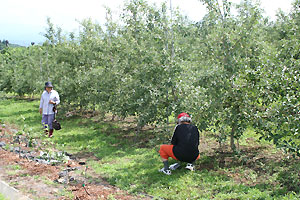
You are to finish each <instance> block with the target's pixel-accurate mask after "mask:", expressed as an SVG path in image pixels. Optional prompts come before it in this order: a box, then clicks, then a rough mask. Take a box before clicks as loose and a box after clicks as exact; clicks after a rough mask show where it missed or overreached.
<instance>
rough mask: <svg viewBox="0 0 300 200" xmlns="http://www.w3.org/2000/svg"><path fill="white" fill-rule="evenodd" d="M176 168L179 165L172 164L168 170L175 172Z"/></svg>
mask: <svg viewBox="0 0 300 200" xmlns="http://www.w3.org/2000/svg"><path fill="white" fill-rule="evenodd" d="M178 167H180V164H179V163H174V164H172V165H170V170H175V169H177V168H178Z"/></svg>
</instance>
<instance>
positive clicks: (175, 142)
mask: <svg viewBox="0 0 300 200" xmlns="http://www.w3.org/2000/svg"><path fill="white" fill-rule="evenodd" d="M177 126H178V125H177ZM177 126H176V127H175V130H174V133H173V136H172V139H171V144H173V145H176V144H177V130H178V129H177Z"/></svg>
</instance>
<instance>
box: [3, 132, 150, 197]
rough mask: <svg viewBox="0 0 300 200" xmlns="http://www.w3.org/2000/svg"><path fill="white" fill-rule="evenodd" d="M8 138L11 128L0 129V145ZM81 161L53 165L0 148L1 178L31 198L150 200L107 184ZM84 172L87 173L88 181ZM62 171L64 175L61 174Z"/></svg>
mask: <svg viewBox="0 0 300 200" xmlns="http://www.w3.org/2000/svg"><path fill="white" fill-rule="evenodd" d="M11 135H12V128H11V127H5V128H3V127H2V128H1V127H0V142H5V144H7V145H6V146H8V145H9V146H11V145H12V141H11V140H12V138H13V137H10V136H11ZM21 149H22V150H25V151H28V152H29V151H30V153H31V154H35V153H36V155H38V154H40V152H39V151H38V150H37V149H33V148H28V147H26V145H25V144H23V143H21ZM23 157H24V156H23ZM82 162H83V163H84V161H82V160H80V161H78V160H77V159H71V160H69V161H68V162H65V163H60V164H56V165H50V164H43V163H40V162H36V161H34V160H32V159H28V157H25V158H22V157H19V154H18V153H16V152H11V149H8V148H7V147H6V149H5V148H0V179H1V180H4V181H5V182H7V183H8V184H9V185H10V186H12V187H14V188H16V189H18V190H19V191H21V192H22V193H23V194H25V195H26V196H28V197H29V198H31V199H51V200H52V199H60V200H67V199H75V200H84V199H88V200H90V199H91V200H92V199H120V200H125V199H126V200H134V199H139V200H140V199H145V200H147V199H151V198H150V197H147V196H146V197H145V196H133V195H130V194H128V193H127V192H126V191H122V190H120V189H119V188H117V187H114V186H112V185H109V184H108V183H107V182H106V181H105V180H103V179H102V178H101V177H99V176H98V175H97V174H95V173H93V171H92V170H91V169H88V168H86V167H85V165H84V164H82ZM86 171H88V173H89V179H88V180H87V177H86ZM64 172H66V174H65V175H62V173H64Z"/></svg>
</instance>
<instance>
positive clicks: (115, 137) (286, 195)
mask: <svg viewBox="0 0 300 200" xmlns="http://www.w3.org/2000/svg"><path fill="white" fill-rule="evenodd" d="M38 106H39V101H27V100H14V99H2V100H1V101H0V119H1V120H2V121H4V122H5V123H8V124H12V125H16V126H18V128H19V129H22V128H24V127H26V128H25V129H26V130H29V129H30V134H33V135H34V136H35V137H36V138H39V139H42V140H44V141H45V144H47V143H50V141H53V142H54V144H55V145H56V148H58V149H61V150H65V151H67V152H69V153H72V154H75V155H78V156H81V158H82V159H85V160H87V165H88V167H89V168H90V169H93V171H94V172H96V173H97V174H99V175H101V176H102V177H104V178H105V179H106V180H107V181H108V182H109V183H111V184H113V185H115V186H117V187H119V188H121V189H124V190H127V191H129V192H131V193H137V194H141V193H145V194H148V195H151V196H153V197H154V199H224V200H225V199H227V200H229V199H299V198H300V196H299V195H298V194H295V193H292V192H286V191H282V188H281V187H280V185H278V184H267V183H266V184H260V185H247V184H241V183H239V182H237V181H236V180H235V178H234V177H232V176H229V175H228V174H229V172H236V171H239V173H240V174H243V173H244V174H245V172H247V174H250V175H251V177H249V179H250V180H251V178H252V179H256V178H257V176H258V175H257V172H256V171H254V170H252V169H246V168H243V166H241V165H240V166H228V167H223V168H219V166H218V165H217V163H216V161H215V160H213V158H212V157H209V156H207V155H201V158H200V159H199V160H198V161H197V162H196V165H197V170H196V171H194V172H191V171H188V170H186V169H184V167H181V168H180V169H178V170H176V171H174V172H173V173H172V175H171V176H166V175H164V174H162V173H159V172H158V169H160V168H161V167H162V163H161V161H160V157H159V154H158V149H159V145H160V144H162V143H165V142H166V140H165V139H163V138H168V137H171V135H172V133H167V134H166V135H162V134H161V133H159V132H157V131H155V130H148V131H146V132H142V133H141V134H140V135H139V136H137V137H136V138H134V135H135V130H134V129H127V130H124V129H123V127H122V126H123V125H124V122H122V121H114V122H112V121H108V120H106V121H104V120H103V119H102V120H101V118H100V117H99V116H95V117H80V116H73V117H68V118H66V117H62V116H59V118H60V122H61V124H62V130H60V131H55V133H54V136H55V137H54V138H52V139H48V138H46V137H45V136H44V135H43V131H42V127H41V116H40V115H39V112H38ZM24 118H25V120H24ZM249 134H252V133H249ZM244 137H245V136H244ZM149 144H151V145H149ZM272 151H274V150H272ZM91 155H93V156H91ZM95 157H96V159H95ZM172 163H174V161H171V162H170V164H172ZM204 164H211V165H212V166H213V167H211V168H204V167H203V166H204ZM249 170H250V172H249ZM227 172H228V173H227ZM250 175H249V176H250ZM274 176H276V174H274ZM275 178H276V177H266V179H269V180H273V179H274V180H275Z"/></svg>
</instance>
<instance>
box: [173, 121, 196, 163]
mask: <svg viewBox="0 0 300 200" xmlns="http://www.w3.org/2000/svg"><path fill="white" fill-rule="evenodd" d="M171 143H172V144H173V145H174V147H173V153H174V155H175V157H176V158H177V159H178V160H180V161H183V162H189V163H190V162H193V161H195V160H196V158H197V157H198V155H199V149H198V145H199V131H198V128H197V127H196V126H194V125H191V124H180V125H178V126H176V128H175V131H174V134H173V137H172V140H171Z"/></svg>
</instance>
